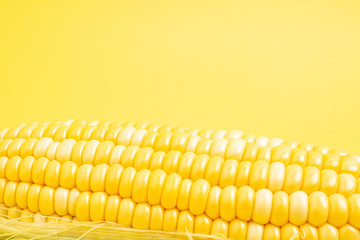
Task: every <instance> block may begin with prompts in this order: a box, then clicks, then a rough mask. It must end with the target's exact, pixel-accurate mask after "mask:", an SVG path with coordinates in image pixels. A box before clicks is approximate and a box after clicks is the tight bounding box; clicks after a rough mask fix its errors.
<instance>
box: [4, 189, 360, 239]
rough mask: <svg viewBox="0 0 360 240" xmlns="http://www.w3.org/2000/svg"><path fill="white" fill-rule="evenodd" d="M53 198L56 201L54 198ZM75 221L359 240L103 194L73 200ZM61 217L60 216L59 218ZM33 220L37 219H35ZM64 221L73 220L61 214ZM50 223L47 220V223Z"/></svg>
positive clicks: (28, 216)
mask: <svg viewBox="0 0 360 240" xmlns="http://www.w3.org/2000/svg"><path fill="white" fill-rule="evenodd" d="M55 199H56V198H55ZM75 202H76V203H75V212H74V213H73V214H74V216H76V218H77V219H79V220H83V221H89V220H92V221H104V220H105V221H110V222H118V223H120V224H121V225H123V226H128V227H133V228H135V229H150V230H164V231H179V232H190V233H193V232H194V233H200V234H213V235H217V236H219V235H220V236H223V237H229V238H231V239H279V240H280V239H290V238H291V239H302V238H308V239H359V238H360V234H359V231H358V230H357V229H356V228H354V227H353V226H351V225H350V224H344V225H342V226H340V227H339V228H337V227H336V226H333V225H332V224H329V223H324V224H322V225H321V226H318V227H316V226H313V225H311V224H308V223H305V224H303V225H300V226H296V225H293V224H291V223H287V224H284V225H283V226H280V227H279V226H276V225H273V224H270V223H269V224H260V223H257V222H254V221H249V222H247V221H242V220H239V219H234V220H232V221H230V222H228V221H225V220H223V219H220V218H217V219H215V220H212V219H210V218H209V217H208V216H206V215H205V214H201V215H198V216H194V215H193V214H191V213H190V212H189V211H179V210H178V209H164V208H163V207H162V206H161V205H154V206H150V205H149V204H146V203H138V204H136V203H135V202H134V201H133V200H132V199H129V198H125V199H121V198H120V197H118V196H114V195H110V196H108V195H107V194H106V193H101V192H99V193H89V192H83V193H81V194H80V195H78V196H77V198H76V199H75ZM4 214H5V215H6V214H7V215H8V216H9V217H11V218H14V219H19V220H22V221H34V222H45V219H46V218H51V219H50V220H51V221H53V220H55V221H56V220H58V219H59V218H58V216H59V215H60V214H59V215H57V214H53V215H51V216H50V217H46V216H44V215H42V214H41V213H38V212H37V213H36V214H33V213H32V211H29V210H27V209H24V210H21V209H20V208H18V207H16V206H14V207H9V208H7V209H6V210H5V212H4ZM60 216H61V215H60ZM36 218H38V219H37V220H36ZM62 218H63V219H64V220H67V219H72V216H71V215H64V216H63V217H62ZM47 221H49V220H47Z"/></svg>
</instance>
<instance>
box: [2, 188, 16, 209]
mask: <svg viewBox="0 0 360 240" xmlns="http://www.w3.org/2000/svg"><path fill="white" fill-rule="evenodd" d="M17 185H18V183H17V182H7V184H6V186H5V190H4V203H5V205H7V206H9V207H13V206H15V205H16V188H17Z"/></svg>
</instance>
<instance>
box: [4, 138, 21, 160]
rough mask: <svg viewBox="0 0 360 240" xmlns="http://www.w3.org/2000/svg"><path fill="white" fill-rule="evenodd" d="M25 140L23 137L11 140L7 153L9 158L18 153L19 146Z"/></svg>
mask: <svg viewBox="0 0 360 240" xmlns="http://www.w3.org/2000/svg"><path fill="white" fill-rule="evenodd" d="M24 142H25V139H23V138H16V139H14V141H12V142H11V143H10V145H9V148H8V151H7V155H8V156H9V157H10V158H11V157H14V156H19V155H20V148H21V146H22V144H23V143H24Z"/></svg>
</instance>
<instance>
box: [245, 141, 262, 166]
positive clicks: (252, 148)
mask: <svg viewBox="0 0 360 240" xmlns="http://www.w3.org/2000/svg"><path fill="white" fill-rule="evenodd" d="M258 149H259V147H258V146H257V145H256V144H255V143H246V145H245V149H244V154H243V158H242V161H249V162H254V161H255V160H256V156H257V151H258Z"/></svg>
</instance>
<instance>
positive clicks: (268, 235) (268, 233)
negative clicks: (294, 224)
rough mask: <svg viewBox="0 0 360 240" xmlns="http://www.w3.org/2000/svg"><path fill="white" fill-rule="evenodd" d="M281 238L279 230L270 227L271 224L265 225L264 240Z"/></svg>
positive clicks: (278, 239) (273, 226) (275, 227)
mask: <svg viewBox="0 0 360 240" xmlns="http://www.w3.org/2000/svg"><path fill="white" fill-rule="evenodd" d="M280 237H281V231H280V228H279V227H277V226H275V225H272V224H266V225H265V228H264V236H263V238H264V239H269V240H270V239H271V240H280Z"/></svg>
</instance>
